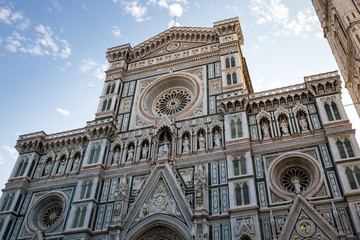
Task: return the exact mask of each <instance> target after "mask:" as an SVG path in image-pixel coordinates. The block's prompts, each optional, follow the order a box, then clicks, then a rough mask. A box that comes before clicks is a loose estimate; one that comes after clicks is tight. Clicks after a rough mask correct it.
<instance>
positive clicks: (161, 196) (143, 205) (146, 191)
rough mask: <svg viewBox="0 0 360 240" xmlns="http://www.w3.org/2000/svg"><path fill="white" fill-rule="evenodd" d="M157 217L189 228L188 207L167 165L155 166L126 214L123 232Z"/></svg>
mask: <svg viewBox="0 0 360 240" xmlns="http://www.w3.org/2000/svg"><path fill="white" fill-rule="evenodd" d="M157 215H166V216H169V217H171V218H173V219H177V221H179V222H182V223H183V224H184V225H186V226H188V227H190V226H191V216H192V212H191V210H190V206H189V205H188V203H187V201H186V199H185V196H184V194H183V192H182V190H181V189H180V187H179V186H178V183H177V181H176V178H175V177H174V176H173V173H172V171H171V169H170V167H169V166H168V165H167V164H165V165H161V166H157V167H156V168H155V169H154V170H153V172H152V173H151V175H150V176H149V178H148V180H147V181H146V183H145V185H144V186H143V188H142V190H141V192H140V193H139V195H138V197H137V198H136V200H135V202H134V204H133V205H132V208H131V209H130V211H129V213H128V214H127V218H126V219H125V221H124V224H123V227H124V231H125V232H128V231H130V230H131V229H132V228H133V227H134V226H135V225H138V224H139V223H140V222H143V221H147V220H148V219H150V218H152V217H154V216H157Z"/></svg>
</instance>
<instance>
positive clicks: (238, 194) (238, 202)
mask: <svg viewBox="0 0 360 240" xmlns="http://www.w3.org/2000/svg"><path fill="white" fill-rule="evenodd" d="M235 197H236V205H237V206H240V205H242V199H241V187H240V185H239V184H238V185H236V187H235Z"/></svg>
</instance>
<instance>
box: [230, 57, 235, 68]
mask: <svg viewBox="0 0 360 240" xmlns="http://www.w3.org/2000/svg"><path fill="white" fill-rule="evenodd" d="M231 67H235V58H234V56H232V57H231Z"/></svg>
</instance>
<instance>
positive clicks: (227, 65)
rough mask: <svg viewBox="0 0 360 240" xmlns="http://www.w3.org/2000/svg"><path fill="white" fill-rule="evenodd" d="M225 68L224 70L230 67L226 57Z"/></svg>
mask: <svg viewBox="0 0 360 240" xmlns="http://www.w3.org/2000/svg"><path fill="white" fill-rule="evenodd" d="M225 67H226V68H229V67H230V59H229V58H228V57H227V58H226V59H225Z"/></svg>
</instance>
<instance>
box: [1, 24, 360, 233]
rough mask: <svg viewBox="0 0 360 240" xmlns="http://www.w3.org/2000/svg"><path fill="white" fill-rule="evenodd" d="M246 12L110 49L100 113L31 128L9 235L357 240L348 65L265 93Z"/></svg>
mask: <svg viewBox="0 0 360 240" xmlns="http://www.w3.org/2000/svg"><path fill="white" fill-rule="evenodd" d="M242 45H243V35H242V32H241V28H240V23H239V20H238V18H232V19H227V20H223V21H219V22H215V23H214V25H213V27H212V28H196V27H194V28H193V27H173V28H170V29H168V30H166V31H164V32H162V33H160V34H158V35H156V36H155V37H153V38H151V39H149V40H146V41H145V42H143V43H141V44H139V45H137V46H135V47H131V46H130V45H129V44H125V45H121V46H117V47H113V48H110V49H108V51H107V54H106V57H107V59H108V61H109V69H108V70H107V71H106V79H105V83H104V87H103V91H102V94H101V96H100V101H99V107H98V110H97V113H96V117H95V120H93V121H89V122H87V124H86V126H85V127H83V128H80V129H75V130H70V131H66V132H61V133H56V134H50V135H49V134H46V133H44V132H36V133H31V134H26V135H21V136H20V137H19V139H18V141H17V144H16V149H17V150H18V151H19V157H18V160H17V162H16V165H15V167H14V170H13V172H12V173H11V176H10V179H9V180H8V182H7V183H6V188H5V189H4V190H3V195H2V198H1V201H0V211H1V212H0V238H2V239H24V240H25V239H26V240H30V239H45V238H46V239H97V240H98V239H103V240H105V239H111V240H115V239H116V240H118V239H174V240H175V239H179V240H180V239H186V240H187V239H224V240H226V239H240V240H249V239H265V240H270V239H282V240H287V239H305V238H306V239H309V238H312V239H356V237H358V236H359V234H360V219H359V217H360V161H359V158H360V150H359V146H358V143H357V141H356V139H355V137H354V132H355V130H354V129H353V128H352V125H351V123H350V122H349V120H348V117H347V115H346V113H345V111H344V107H343V105H342V103H341V99H340V83H341V82H340V76H339V75H338V74H337V72H329V73H324V74H319V75H314V76H309V77H305V79H304V82H303V83H300V84H297V85H292V86H288V87H284V88H278V89H272V90H268V91H263V92H257V93H254V91H253V89H252V84H251V80H250V75H249V73H248V70H247V65H246V61H245V58H244V56H243V55H242V51H241V46H242Z"/></svg>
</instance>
